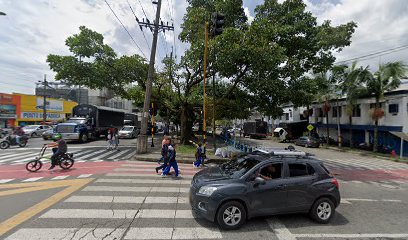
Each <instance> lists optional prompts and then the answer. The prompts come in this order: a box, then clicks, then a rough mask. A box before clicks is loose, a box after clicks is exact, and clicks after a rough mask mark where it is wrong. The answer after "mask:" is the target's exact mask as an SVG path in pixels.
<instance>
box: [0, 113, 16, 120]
mask: <svg viewBox="0 0 408 240" xmlns="http://www.w3.org/2000/svg"><path fill="white" fill-rule="evenodd" d="M0 118H3V119H4V118H7V119H10V118H17V115H16V114H7V113H0Z"/></svg>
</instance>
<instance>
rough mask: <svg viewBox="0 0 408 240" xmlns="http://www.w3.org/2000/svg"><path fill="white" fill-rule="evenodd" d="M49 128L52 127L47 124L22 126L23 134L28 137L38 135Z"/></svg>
mask: <svg viewBox="0 0 408 240" xmlns="http://www.w3.org/2000/svg"><path fill="white" fill-rule="evenodd" d="M50 129H52V127H51V126H48V125H27V126H25V127H23V131H24V134H26V135H27V136H29V137H39V136H41V135H42V134H43V132H45V131H47V130H50Z"/></svg>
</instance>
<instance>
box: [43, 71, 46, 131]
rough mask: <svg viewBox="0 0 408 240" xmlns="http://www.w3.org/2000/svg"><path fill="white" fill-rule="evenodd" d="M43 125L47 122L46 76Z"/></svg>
mask: <svg viewBox="0 0 408 240" xmlns="http://www.w3.org/2000/svg"><path fill="white" fill-rule="evenodd" d="M43 84H44V95H43V125H45V123H46V122H47V75H46V74H44V82H43Z"/></svg>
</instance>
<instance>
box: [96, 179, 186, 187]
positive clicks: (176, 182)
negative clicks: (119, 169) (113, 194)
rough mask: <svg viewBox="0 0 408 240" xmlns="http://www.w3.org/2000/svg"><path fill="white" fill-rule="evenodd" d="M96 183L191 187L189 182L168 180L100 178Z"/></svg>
mask: <svg viewBox="0 0 408 240" xmlns="http://www.w3.org/2000/svg"><path fill="white" fill-rule="evenodd" d="M95 182H96V183H173V184H186V185H190V184H191V181H189V180H167V179H156V180H154V179H136V178H100V179H98V180H96V181H95Z"/></svg>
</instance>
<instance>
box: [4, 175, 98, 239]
mask: <svg viewBox="0 0 408 240" xmlns="http://www.w3.org/2000/svg"><path fill="white" fill-rule="evenodd" d="M93 180H94V179H93V178H88V179H75V180H62V181H55V182H37V183H18V184H5V185H2V186H1V188H17V187H23V188H22V189H17V190H20V192H19V191H15V193H14V194H18V193H22V192H29V191H27V190H30V189H31V190H32V191H38V190H39V188H42V189H40V190H44V189H52V188H59V187H67V188H65V189H64V190H62V191H60V192H58V193H56V194H54V195H53V196H51V197H49V198H47V199H45V200H44V201H42V202H40V203H37V204H36V205H34V206H32V207H30V208H28V209H26V210H24V211H22V212H20V213H18V214H16V215H15V216H13V217H11V218H9V219H7V220H6V221H4V222H2V223H0V236H2V235H3V234H5V233H6V232H8V231H10V230H11V229H13V228H15V227H16V226H18V225H19V224H21V223H23V222H25V221H27V220H28V219H30V218H32V217H33V216H35V215H36V214H38V213H40V212H41V211H43V210H45V209H47V208H49V207H51V206H52V205H54V204H55V203H57V202H59V201H60V200H61V199H63V198H65V197H67V196H69V195H70V194H72V193H73V192H75V191H77V190H79V189H80V188H82V187H83V186H85V185H86V184H88V183H90V182H91V181H93ZM7 185H8V187H7ZM26 186H27V187H28V188H24V187H26ZM10 191H14V190H7V191H4V192H10ZM0 193H1V192H0ZM6 195H10V194H5V195H3V196H6ZM0 196H1V195H0Z"/></svg>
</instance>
